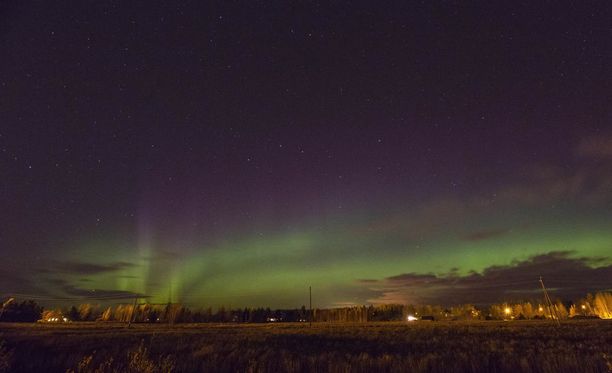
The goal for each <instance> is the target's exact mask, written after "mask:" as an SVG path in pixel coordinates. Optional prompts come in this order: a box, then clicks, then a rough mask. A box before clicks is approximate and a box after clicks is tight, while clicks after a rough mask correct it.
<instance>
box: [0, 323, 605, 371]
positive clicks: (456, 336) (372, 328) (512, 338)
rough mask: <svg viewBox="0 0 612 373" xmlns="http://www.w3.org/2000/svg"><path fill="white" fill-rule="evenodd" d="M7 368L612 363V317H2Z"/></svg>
mask: <svg viewBox="0 0 612 373" xmlns="http://www.w3.org/2000/svg"><path fill="white" fill-rule="evenodd" d="M0 340H2V341H4V342H3V346H2V347H0V370H4V371H19V372H41V371H45V372H66V371H67V370H68V369H72V370H74V371H96V369H98V370H97V371H99V372H112V371H133V372H154V371H177V372H192V371H209V372H213V371H214V372H218V371H254V372H257V371H334V372H345V371H353V372H371V371H387V372H392V371H393V372H396V371H414V372H448V371H478V372H479V371H483V372H484V371H496V372H510V371H525V372H608V371H612V322H611V321H604V320H601V321H600V320H596V321H572V322H570V321H568V322H564V323H562V325H561V326H560V327H553V326H552V324H550V323H549V322H546V321H513V322H495V321H482V322H415V323H366V324H325V323H315V324H313V326H312V328H310V327H309V326H308V324H304V323H302V324H181V325H172V326H170V325H150V324H136V325H133V326H132V327H131V328H130V329H127V328H126V327H125V325H124V324H114V323H113V324H110V323H109V324H107V323H68V324H63V325H62V324H57V325H49V324H6V323H4V324H0Z"/></svg>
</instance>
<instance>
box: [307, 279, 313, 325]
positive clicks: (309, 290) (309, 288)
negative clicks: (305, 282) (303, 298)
mask: <svg viewBox="0 0 612 373" xmlns="http://www.w3.org/2000/svg"><path fill="white" fill-rule="evenodd" d="M308 293H309V296H310V307H309V308H310V317H309V319H310V327H311V328H312V316H313V315H312V286H309V287H308Z"/></svg>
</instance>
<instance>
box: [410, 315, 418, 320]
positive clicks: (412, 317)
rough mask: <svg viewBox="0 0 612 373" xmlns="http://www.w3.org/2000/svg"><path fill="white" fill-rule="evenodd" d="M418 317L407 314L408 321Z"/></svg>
mask: <svg viewBox="0 0 612 373" xmlns="http://www.w3.org/2000/svg"><path fill="white" fill-rule="evenodd" d="M417 320H418V318H416V317H414V316H412V315H408V321H417Z"/></svg>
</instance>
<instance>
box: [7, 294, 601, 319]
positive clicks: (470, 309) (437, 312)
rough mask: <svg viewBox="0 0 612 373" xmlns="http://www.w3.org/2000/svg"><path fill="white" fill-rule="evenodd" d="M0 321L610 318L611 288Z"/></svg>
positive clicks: (18, 311)
mask: <svg viewBox="0 0 612 373" xmlns="http://www.w3.org/2000/svg"><path fill="white" fill-rule="evenodd" d="M0 312H1V313H0V321H7V322H35V321H39V320H40V321H119V322H139V323H227V322H234V323H265V322H309V321H314V322H369V321H402V320H406V319H407V317H408V316H412V317H413V318H415V319H424V320H504V319H516V320H522V319H550V318H558V319H568V318H603V319H612V293H597V294H595V295H591V294H589V295H587V297H585V298H584V299H581V300H579V301H578V302H561V301H557V302H556V303H554V304H553V305H552V307H547V306H546V305H545V304H541V303H537V302H530V301H527V302H515V303H498V304H492V305H490V306H486V307H477V306H474V305H472V304H464V305H455V306H452V307H443V306H440V305H402V304H384V305H369V306H354V307H341V308H327V309H319V308H315V309H313V310H312V312H311V311H310V310H308V309H306V307H304V306H302V307H301V308H296V309H276V310H272V309H270V308H262V307H259V308H249V307H245V308H235V309H228V308H225V307H223V306H221V307H219V308H218V309H216V310H214V311H213V309H212V308H211V307H209V308H204V309H191V308H189V307H187V306H185V305H182V304H178V303H168V304H150V303H143V304H136V305H133V304H117V305H114V306H106V307H103V306H101V305H97V304H91V303H85V304H81V305H79V306H78V307H77V306H72V307H70V308H68V309H44V308H43V307H42V306H40V305H38V304H37V303H36V302H34V301H32V300H25V301H22V302H20V303H19V302H14V301H13V302H6V303H5V304H4V305H3V307H2V309H1V310H0Z"/></svg>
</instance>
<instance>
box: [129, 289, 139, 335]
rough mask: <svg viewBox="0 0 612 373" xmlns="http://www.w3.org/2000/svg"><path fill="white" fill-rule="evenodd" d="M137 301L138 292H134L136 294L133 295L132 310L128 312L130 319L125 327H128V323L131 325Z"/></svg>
mask: <svg viewBox="0 0 612 373" xmlns="http://www.w3.org/2000/svg"><path fill="white" fill-rule="evenodd" d="M137 301H138V294H136V296H135V297H134V304H133V305H132V312H131V313H130V319H129V320H128V325H127V327H128V328H129V327H130V325H132V319H133V317H134V315H135V314H136V312H135V311H136V302H137Z"/></svg>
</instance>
